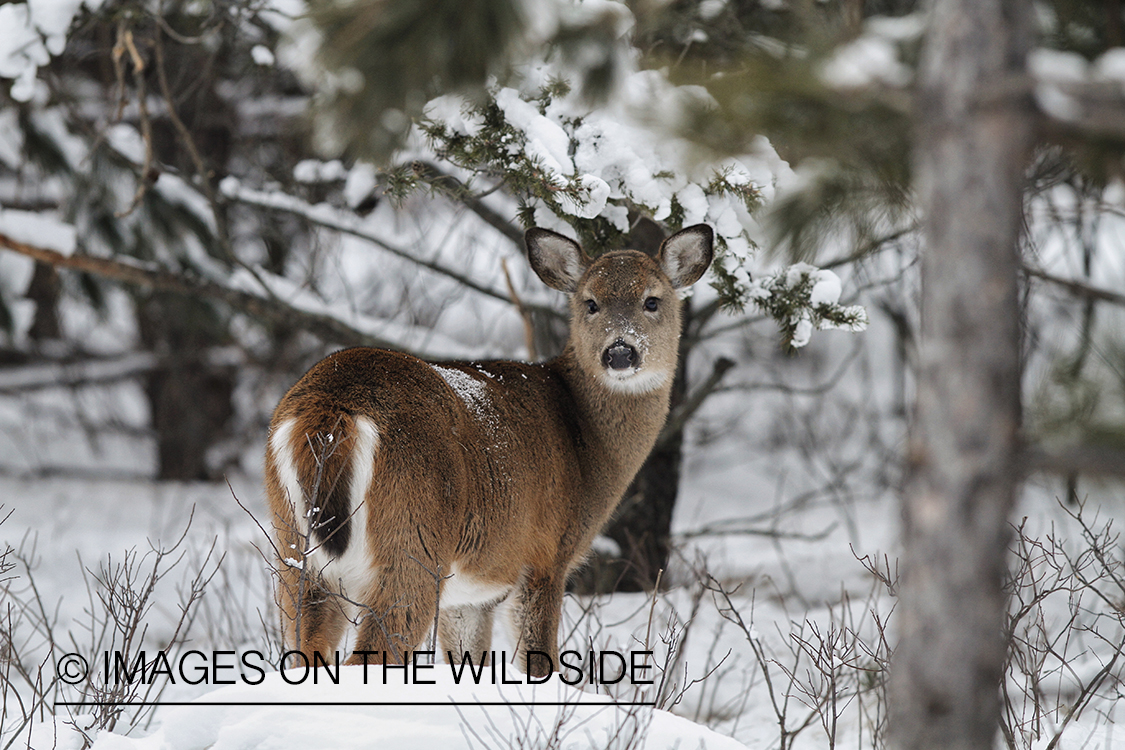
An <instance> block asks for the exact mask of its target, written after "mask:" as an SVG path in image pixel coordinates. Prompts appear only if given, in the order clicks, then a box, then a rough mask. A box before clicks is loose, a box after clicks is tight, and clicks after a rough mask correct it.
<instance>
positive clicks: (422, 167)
mask: <svg viewBox="0 0 1125 750" xmlns="http://www.w3.org/2000/svg"><path fill="white" fill-rule="evenodd" d="M413 166H414V170H415V172H416V173H418V176H419V177H421V178H422V179H423V180H425V181H426V183H427V184H428V185H430V186H431V187H433V188H435V189H437V190H440V191H441V192H442V193H444V194H446V195H448V196H449V197H450V198H453V199H454V200H456V201H457V202H458V203H461V204H463V205H464V206H465V207H466V208H468V209H469V210H470V211H472V212H473V213H475V214H476V215H477V216H479V217H480V218H481V219H483V220H484V222H485V223H486V224H488V225H489V226H490V227H492V228H493V229H495V230H496V231H498V232H500V234H502V235H504V236H505V237H507V238H508V239H510V240H511V241H512V242H514V243H515V244H516V247H518V248H520V249H521V250H522V249H523V231H522V230H521V229H520V228H519V227H518V226H516V225H515V224H513V223H512V222H511V221H509V220H507V219H505V218H504V217H503V216H501V215H500V212H499V211H496V210H495V209H492V208H490V207H489V206H487V205H486V204H485V203H484V201H483V200H481V196H479V195H477V194H476V193H474V192H473V191H472V190H470V189H469V187H468V186H467V185H466V184H465V183H463V182H461V181H460V180H458V179H457V178H456V177H454V176H453V175H451V174H446V173H445V172H443V171H441V170H440V169H438V168H437V167H436V166H434V165H433V164H431V163H429V162H424V161H416V162H414V165H413Z"/></svg>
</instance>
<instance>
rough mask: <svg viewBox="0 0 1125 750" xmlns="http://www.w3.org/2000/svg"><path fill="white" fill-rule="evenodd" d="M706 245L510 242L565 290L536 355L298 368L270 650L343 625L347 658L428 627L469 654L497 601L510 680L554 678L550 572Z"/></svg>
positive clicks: (272, 495) (573, 561) (309, 647)
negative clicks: (561, 313)
mask: <svg viewBox="0 0 1125 750" xmlns="http://www.w3.org/2000/svg"><path fill="white" fill-rule="evenodd" d="M713 238H714V234H713V231H712V229H711V228H710V227H709V226H707V225H705V224H699V225H695V226H690V227H687V228H685V229H682V230H681V231H679V232H676V233H675V234H673V235H671V236H670V237H668V238H667V239H665V240H664V241H663V243H662V244H661V245H660V248H659V251H658V252H657V253H656V254H655V256H651V255H648V254H645V253H643V252H639V251H636V250H613V251H608V252H605V253H603V254H601V255H600V256H599V257H597V258H596V259H591V258H590V257H588V256H587V255H586V254H585V253H584V252H583V250H582V249H581V247H580V246H579V245H578V243H576V242H575V241H573V240H571V239H569V238H568V237H566V236H564V235H562V234H558V233H556V232H553V231H550V230H547V229H541V228H532V229H529V230H527V232H526V234H525V237H524V240H525V245H526V250H527V257H528V259H529V261H530V265H531V267H532V269H533V270H534V272H535V273H536V275H537V276H538V277H539V278H540V279H541V280H542V281H543V282H544V283H545V284H546V285H547V286H549V287H551V288H553V289H556V290H559V291H561V292H564V293H566V294H567V295H569V310H570V328H569V334H568V338H567V342H566V345H565V348H564V349H563V351H562V353H561V354H560V355H559V356H557V357H555V358H554V359H551V360H548V361H545V362H541V363H533V364H528V363H522V362H515V361H485V362H464V361H452V362H436V363H429V362H426V361H423V360H421V359H419V358H416V357H414V356H411V355H408V354H404V353H400V352H396V351H391V350H382V349H374V348H364V347H357V348H351V349H344V350H342V351H338V352H336V353H334V354H331V355H329V356H328V357H326V358H325V359H323V360H322V361H320V362H319V363H318V364H316V365H314V366H313V367H312V369H310V370H309V371H308V372H307V373H306V374H305V375H304V376H303V377H302V378H301V379H300V380H299V381H298V382H297V383H296V384H295V385H294V386H293V387H292V388H291V389H290V390H289V391H288V393H286V395H285V396H284V397H283V398H282V399H281V401H280V403H279V404H278V406H277V408H276V410H275V411H274V414H273V418H272V421H271V423H270V432H269V437H268V440H267V447H266V462H265V485H266V494H267V499H268V504H269V507H270V510H271V512H272V515H273V527H274V528H273V533H274V540H275V546H276V550H277V554H278V557H279V558H280V559H279V561H278V573H279V575H278V585H277V591H276V598H277V604H278V607H279V610H280V614H281V618H282V626H283V638H284V644H285V646H286V647H287V648H289V649H293V650H295V651H296V652H297V653H299V654H303V655H305V656H306V658H308V659H310V660H311V658H312V656H313V654H314V653H320V654H331V653H333V652H334V649H335V648H336V647H337V646H338V644H339V643H340V641H341V639H342V637H343V635H344V633H345V631H346V629H347V625H348V623H349V622H352V623H355V624H356V630H355V635H354V637H355V641H354V642H355V649H354V651H353V653H352V655H351V656H350V657H349V658H348V660H347V661H348V662H349V663H358V662H359V660H360V655H362V657H363V661H364V663H367V662H368V660H369V659H370V660H371V661H373V662H376V663H377V662H380V661H381V660H385V661H384V662H383V663H385V664H389V663H392V662H393V663H400V664H405V663H406V660H408V659H409V658H410V654H411V653H412V649H414V648H416V647H418V646H419V645H420V644H422V643H423V642H424V641H425V639H426V638H427V636H428V635H429V634H430V633H431V627H433V628H435V629H436V633H437V636H436V637H437V638H438V639H439V640H440V644H441V649H442V653H444V652H449V653H450V655H451V657H453V658H454V659H458V660H459V659H460V658H461V656H456V655H464V656H465V657H468V656H469V655H480V657H479V658H480V659H482V661H484V660H487V658H488V653H489V649H490V646H491V639H492V626H493V619H494V612H495V611H496V608H497V606H498V605H499V604H500V603H501V602H505V601H507V602H508V605H509V606H508V607H507V608H506V613H507V615H508V625H509V626H510V629H511V634H512V639H513V643H515V644H516V646H515V648H516V651H515V663H516V666H517V668H518V669H521V670H522V671H524V672H525V673H526V674H528V675H533V676H536V677H544V678H545V677H546V676H547V675H549V674H550V673H551V672H553V671H556V666H555V665H556V664H558V642H557V641H558V627H559V619H560V616H561V611H562V605H563V595H564V591H565V587H566V582H567V578H568V576H569V575H570V574H571V572H572V571H574V570H576V569H577V568H579V567H580V566H581V565H582V564H583V563H584V561H585V559H586V556H587V555H588V553H589V549H590V546H591V544H592V542H593V540H594V537H595V536H596V535H597V534H598V533H599V531H600V530H601V529H602V528H603V526H604V525H605V523H606V522H607V521H608V520H609V518H610V517H611V515H612V513H613V512H614V510H615V509H616V507H617V505H618V503H619V502H620V501H621V498H622V496H623V495H624V493H625V491H626V489H627V488H628V486H629V484H630V483H631V482H632V480H633V478H634V476H635V475H636V474H637V472H638V470H639V469H640V467H641V464H642V463H643V462H644V461H645V459H646V458H647V457H648V454H649V453H650V452H651V451H652V449H653V446H654V445H655V443H656V440H657V437H658V435H659V433H660V431H661V429H662V427H663V425H664V423H665V420H666V419H667V416H668V411H669V401H670V395H671V388H672V380H673V378H674V376H675V373H676V366H677V360H678V356H679V338H680V334H681V319H682V304H683V303H682V301H681V298H680V294H679V293H680V291H681V290H685V289H687V288H688V287H690V286H691V285H692V284H694V283H695V282H696V281H698V280H699V279H700V277H701V276H702V275H703V274H704V272H705V271H706V270H707V268H708V266H709V265H710V263H711V259H712V255H713V247H712V246H713ZM306 663H307V662H306Z"/></svg>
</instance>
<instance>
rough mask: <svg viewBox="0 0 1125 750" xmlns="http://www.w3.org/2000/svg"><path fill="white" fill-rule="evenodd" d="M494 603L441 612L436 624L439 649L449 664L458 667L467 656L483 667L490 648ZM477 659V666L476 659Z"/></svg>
mask: <svg viewBox="0 0 1125 750" xmlns="http://www.w3.org/2000/svg"><path fill="white" fill-rule="evenodd" d="M496 604H497V602H491V603H489V604H482V605H472V604H466V605H464V606H461V607H448V608H445V609H442V611H441V614H440V615H439V622H438V638H439V640H440V641H441V649H442V651H443V652H448V654H449V660H450V662H452V663H455V664H460V663H461V661H462V660H463V659H464V657H465V653H466V652H468V654H469V656H470V657H471V658H472V659H473V661H474V662H475V663H484V664H487V663H488V661H489V654H488V650H489V649H490V648H491V647H492V616H493V613H494V612H495V611H496ZM478 658H479V659H481V661H480V662H477V659H478Z"/></svg>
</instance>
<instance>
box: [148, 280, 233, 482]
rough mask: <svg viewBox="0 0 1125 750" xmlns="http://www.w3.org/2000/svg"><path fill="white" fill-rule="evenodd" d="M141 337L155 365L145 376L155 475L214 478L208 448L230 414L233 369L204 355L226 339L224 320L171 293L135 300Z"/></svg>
mask: <svg viewBox="0 0 1125 750" xmlns="http://www.w3.org/2000/svg"><path fill="white" fill-rule="evenodd" d="M137 320H138V322H139V324H140V326H139V327H140V333H141V341H142V342H143V343H144V345H145V347H146V348H147V349H149V350H150V351H152V352H154V353H155V354H156V355H157V358H158V365H157V366H156V367H154V368H153V369H152V370H151V371H150V372H149V373H148V374H147V375H146V376H145V382H144V385H145V393H146V395H147V396H148V402H149V408H150V409H151V411H152V429H153V433H154V435H155V437H156V448H157V461H158V464H157V479H160V480H179V481H196V480H216V479H218V478H219V477H218V476H217V475H216V474H215V473H214V472H212V471H211V469H210V467H209V466H208V461H207V453H208V451H209V450H210V449H211V448H212V447H213V446H214V445H215V444H217V443H218V442H219V441H220V439H221V438H222V437H223V436H224V435H225V433H226V428H227V422H228V421H229V420H230V418H231V416H232V415H233V414H234V406H233V402H232V397H233V395H234V384H235V375H236V373H235V371H234V368H232V367H229V366H216V365H214V364H212V363H211V362H210V361H209V359H208V354H209V350H210V348H211V347H213V346H218V345H222V344H223V343H224V342H225V341H226V333H225V321H223V320H221V318H219V316H217V315H216V313H215V312H214V310H213V309H212V308H211V307H210V306H209V305H208V303H207V302H205V301H201V300H198V299H193V298H190V297H182V296H179V295H172V294H159V293H157V294H152V295H150V296H149V297H148V298H146V299H142V300H139V303H138V308H137Z"/></svg>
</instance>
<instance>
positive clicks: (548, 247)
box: [523, 227, 587, 294]
mask: <svg viewBox="0 0 1125 750" xmlns="http://www.w3.org/2000/svg"><path fill="white" fill-rule="evenodd" d="M523 239H524V242H525V243H526V244H527V258H528V260H529V261H530V262H531V267H532V269H534V271H535V273H536V274H537V275H538V276H539V278H541V279H542V280H543V283H544V284H546V285H547V286H549V287H551V288H552V289H558V290H559V291H560V292H566V293H567V294H573V293H574V291H575V290H576V289H578V280H579V279H581V278H582V274H583V273H584V272H585V270H586V266H587V261H586V256H585V255H584V254H583V253H582V248H581V247H579V246H578V243H577V242H575V241H574V240H572V239H570V238H569V237H564V236H563V235H561V234H559V233H558V232H552V231H551V230H550V229H540V228H539V227H532V228H531V229H529V230H527V233H526V234H524V236H523Z"/></svg>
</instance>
